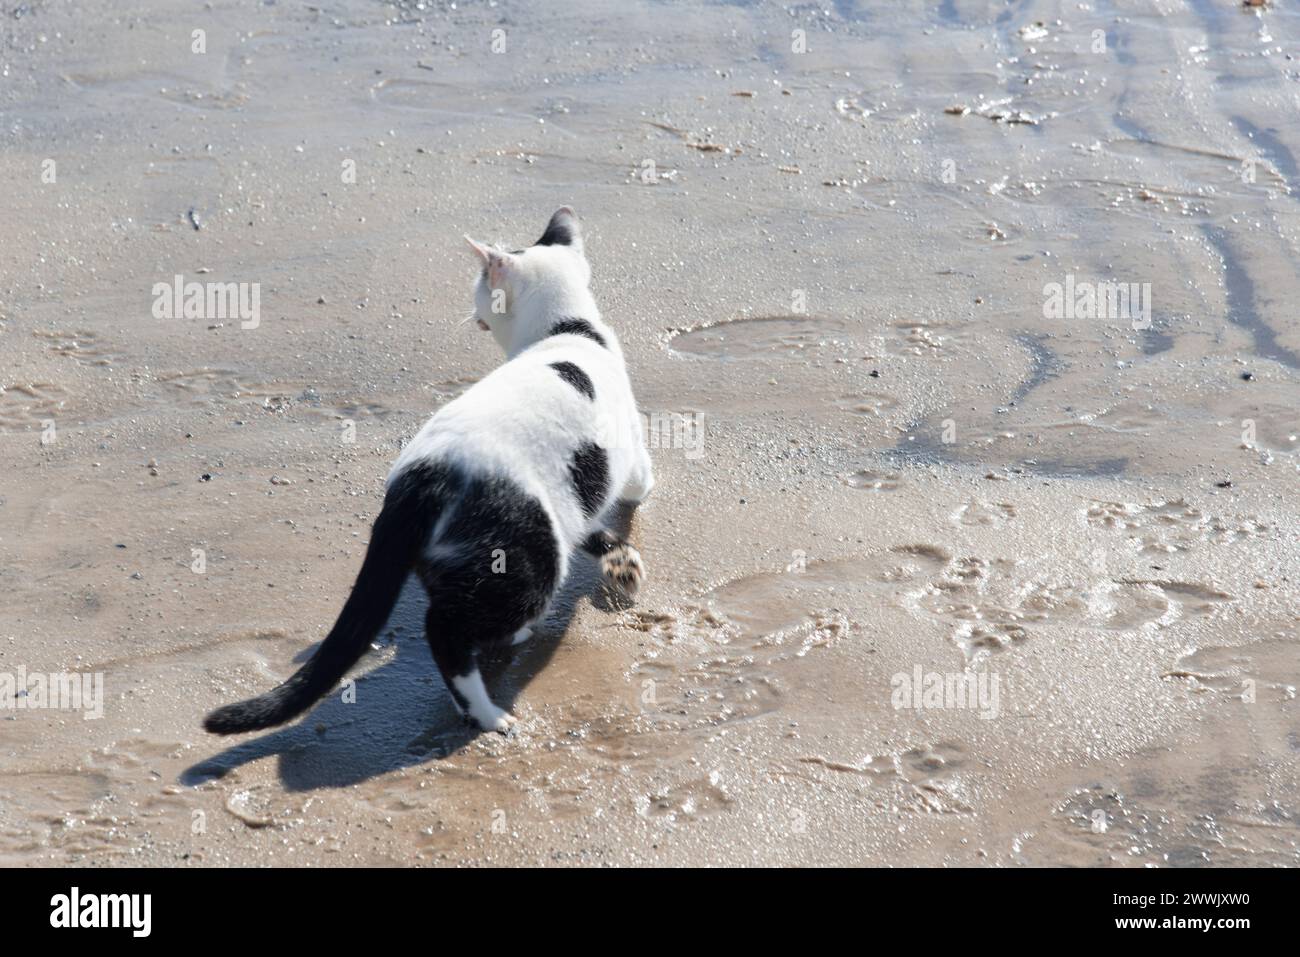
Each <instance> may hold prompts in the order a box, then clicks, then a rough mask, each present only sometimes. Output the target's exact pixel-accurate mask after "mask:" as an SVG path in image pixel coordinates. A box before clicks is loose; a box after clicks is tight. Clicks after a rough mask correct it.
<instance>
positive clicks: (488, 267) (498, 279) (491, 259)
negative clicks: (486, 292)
mask: <svg viewBox="0 0 1300 957" xmlns="http://www.w3.org/2000/svg"><path fill="white" fill-rule="evenodd" d="M465 242H467V243H469V248H470V249H472V250H474V255H475V257H476V258H477V259H478V261H479V265H481V266H482V267H483V269H484V270H485V271H486V272H487V277H488V285H490V286H491V287H492V288H493V289H500V288H501V287H502V284H503V283H504V281H505V279H506V277H507V276H509V275H510V273H511V271H512V270H513V269H514V259H515V257H514V256H512V255H511V254H510V253H503V252H502V251H501V250H499V249H493V248H492V247H491V246H485V245H483V244H482V243H480V242H478V241H477V240H474V239H470V238H469V237H468V236H466V237H465Z"/></svg>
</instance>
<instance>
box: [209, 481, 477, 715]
mask: <svg viewBox="0 0 1300 957" xmlns="http://www.w3.org/2000/svg"><path fill="white" fill-rule="evenodd" d="M451 491H452V489H451V488H450V478H449V475H448V472H447V470H446V469H445V468H443V467H441V466H438V465H430V464H424V463H422V464H419V465H416V466H413V467H412V468H409V469H407V470H406V471H405V472H403V473H402V474H401V475H400V476H398V477H397V478H395V479H394V480H393V481H392V482H391V483H390V484H389V487H388V493H387V494H386V495H385V496H384V507H383V509H382V510H381V511H380V513H379V517H378V518H376V519H375V524H374V528H373V530H372V531H371V534H370V546H369V547H368V548H367V549H366V557H365V560H364V561H363V562H362V564H361V571H360V572H359V573H358V574H357V581H356V584H355V585H353V586H352V594H351V595H349V596H348V600H347V603H346V604H345V605H344V606H343V611H341V612H340V613H339V617H338V621H336V622H335V623H334V627H333V628H332V629H330V633H329V635H328V636H326V638H325V641H324V642H323V643H322V644H321V646H320V648H318V649H317V650H316V654H314V655H312V657H311V660H310V661H308V662H307V663H306V664H305V665H303V666H302V667H301V668H299V669H298V671H297V672H296V673H295V674H294V675H293V677H291V678H290V679H289V680H288V681H286V682H284V684H282V685H280V686H279V687H278V688H276V689H274V690H273V691H268V692H267V693H266V694H264V695H260V696H258V697H256V698H250V699H249V700H247V701H240V702H238V703H236V704H228V705H226V706H225V707H224V708H218V709H217V710H216V711H213V712H212V713H211V714H209V715H208V716H207V717H206V718H205V719H204V720H203V727H204V728H206V729H207V730H208V731H211V732H212V733H213V734H237V733H239V732H241V731H257V730H260V729H262V728H270V727H273V726H274V725H277V724H283V723H284V722H286V721H288V720H289V719H290V718H293V717H296V716H297V715H299V714H301V713H302V712H303V711H306V710H307V709H308V708H309V707H311V705H312V704H313V703H314V702H315V701H316V700H317V699H318V698H320V696H321V695H323V694H325V693H326V692H327V691H329V690H330V689H331V688H333V687H334V686H335V685H336V684H338V682H339V680H340V679H341V678H342V677H343V676H344V675H345V674H347V672H348V669H349V668H351V667H352V666H353V665H354V664H356V663H357V660H358V659H359V658H360V657H361V656H362V654H364V653H365V650H366V648H367V647H369V645H370V642H371V641H373V640H374V638H375V635H377V634H378V633H379V629H381V628H382V627H384V623H385V622H386V621H388V615H389V613H390V612H392V610H393V605H395V604H396V603H397V596H398V594H399V593H400V592H401V590H402V585H403V584H404V583H405V582H406V576H407V574H408V573H409V572H410V570H411V566H412V564H413V563H414V562H415V559H416V557H417V555H418V554H419V551H420V549H422V548H423V547H424V546H425V543H426V542H427V541H428V537H429V534H430V532H431V531H432V529H433V525H434V523H435V522H436V521H437V520H438V516H439V515H440V514H441V513H442V511H443V509H444V507H445V506H446V505H447V503H448V499H449V494H450V493H451Z"/></svg>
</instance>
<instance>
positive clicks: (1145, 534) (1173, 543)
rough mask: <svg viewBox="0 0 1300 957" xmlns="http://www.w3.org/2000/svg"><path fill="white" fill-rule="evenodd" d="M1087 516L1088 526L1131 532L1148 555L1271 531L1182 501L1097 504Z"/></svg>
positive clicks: (1186, 549) (1266, 526) (1259, 524)
mask: <svg viewBox="0 0 1300 957" xmlns="http://www.w3.org/2000/svg"><path fill="white" fill-rule="evenodd" d="M1084 517H1085V519H1086V520H1087V522H1088V524H1089V525H1092V526H1095V527H1098V528H1109V529H1115V530H1118V531H1124V532H1128V533H1131V534H1130V535H1129V537H1130V538H1131V539H1133V540H1134V541H1136V542H1138V544H1139V547H1140V549H1141V551H1142V553H1143V554H1145V555H1162V554H1171V553H1174V552H1184V551H1188V550H1190V549H1192V548H1195V547H1196V546H1197V545H1200V544H1202V543H1204V542H1211V543H1214V544H1225V543H1230V542H1235V541H1241V540H1243V539H1248V538H1253V537H1256V536H1258V535H1263V534H1266V533H1268V532H1269V531H1271V530H1272V528H1271V526H1269V525H1268V524H1267V523H1265V522H1260V521H1258V520H1257V519H1253V518H1245V519H1240V520H1238V521H1229V520H1228V519H1225V518H1222V517H1220V516H1215V515H1207V514H1205V513H1204V512H1202V511H1201V510H1200V509H1199V508H1196V507H1195V506H1194V505H1190V504H1188V503H1187V502H1186V501H1185V500H1183V499H1181V498H1179V499H1172V500H1170V501H1166V502H1158V503H1156V504H1153V505H1136V504H1133V503H1130V502H1096V503H1094V504H1093V505H1091V506H1089V507H1088V508H1086V509H1085V510H1084Z"/></svg>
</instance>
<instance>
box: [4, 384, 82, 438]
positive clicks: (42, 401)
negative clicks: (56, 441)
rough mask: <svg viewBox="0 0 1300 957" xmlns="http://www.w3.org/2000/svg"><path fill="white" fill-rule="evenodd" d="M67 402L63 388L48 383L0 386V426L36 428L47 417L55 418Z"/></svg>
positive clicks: (6, 427)
mask: <svg viewBox="0 0 1300 957" xmlns="http://www.w3.org/2000/svg"><path fill="white" fill-rule="evenodd" d="M67 401H68V392H67V390H66V389H64V388H63V387H62V386H58V385H55V384H54V383H52V382H19V383H15V384H14V385H11V386H7V387H0V426H3V427H4V428H5V429H30V428H39V427H40V426H41V423H42V422H44V421H46V420H47V419H55V418H57V417H58V416H59V415H60V414H61V413H62V412H63V409H64V406H65V405H66V404H67Z"/></svg>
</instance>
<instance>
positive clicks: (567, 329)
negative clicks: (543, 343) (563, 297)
mask: <svg viewBox="0 0 1300 957" xmlns="http://www.w3.org/2000/svg"><path fill="white" fill-rule="evenodd" d="M550 334H551V335H553V336H566V335H567V336H586V337H587V338H588V339H590V340H591V341H592V342H595V343H599V344H600V345H602V346H605V348H607V349H608V348H609V347H608V346H606V345H605V337H604V336H602V335H601V334H600V333H599V332H597V331H596V328H595V327H594V326H593V325H592V324H591V323H589V322H588V321H587V320H586V319H578V318H576V317H574V316H570V317H569V318H567V319H561V320H560V321H559V322H557V323H556V324H555V325H553V326H551V332H550Z"/></svg>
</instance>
